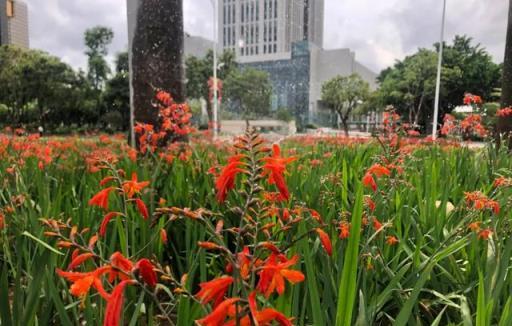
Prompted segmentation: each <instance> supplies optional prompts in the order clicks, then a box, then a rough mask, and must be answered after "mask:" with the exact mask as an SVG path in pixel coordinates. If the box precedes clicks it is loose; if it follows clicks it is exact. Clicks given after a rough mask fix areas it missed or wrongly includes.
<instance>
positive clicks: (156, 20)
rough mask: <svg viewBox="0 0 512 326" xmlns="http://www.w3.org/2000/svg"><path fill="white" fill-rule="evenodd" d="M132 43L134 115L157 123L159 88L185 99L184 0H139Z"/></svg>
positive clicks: (174, 96) (140, 119)
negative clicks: (156, 106)
mask: <svg viewBox="0 0 512 326" xmlns="http://www.w3.org/2000/svg"><path fill="white" fill-rule="evenodd" d="M131 47H132V48H131V50H132V65H131V67H132V71H131V74H132V76H131V77H132V89H133V106H134V119H135V121H136V122H140V123H148V124H152V125H154V126H157V123H158V120H159V117H158V110H155V108H154V107H153V100H154V98H155V93H156V91H157V90H162V91H165V92H168V93H169V94H171V96H172V97H173V99H174V100H175V101H176V102H178V103H180V102H184V101H185V83H184V70H183V66H184V65H183V63H184V62H183V59H184V57H183V52H184V33H183V0H143V1H139V7H138V10H137V24H136V29H135V34H134V37H133V42H132V44H131Z"/></svg>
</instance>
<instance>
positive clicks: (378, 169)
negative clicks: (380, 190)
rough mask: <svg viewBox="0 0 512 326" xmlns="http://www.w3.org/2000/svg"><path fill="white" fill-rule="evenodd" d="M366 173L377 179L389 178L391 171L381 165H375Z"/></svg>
mask: <svg viewBox="0 0 512 326" xmlns="http://www.w3.org/2000/svg"><path fill="white" fill-rule="evenodd" d="M366 173H371V174H373V175H375V176H376V177H378V178H380V177H382V176H389V175H390V174H391V171H389V169H388V168H387V167H385V166H382V165H380V164H374V165H372V166H371V167H370V168H369V169H368V171H367V172H366Z"/></svg>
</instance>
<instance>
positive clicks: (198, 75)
mask: <svg viewBox="0 0 512 326" xmlns="http://www.w3.org/2000/svg"><path fill="white" fill-rule="evenodd" d="M218 64H219V66H218V68H219V69H218V72H217V78H219V79H220V80H224V79H225V78H226V77H227V76H228V75H229V74H230V73H231V72H232V71H233V70H235V69H238V64H237V63H236V61H235V54H234V52H233V51H224V52H223V53H222V54H221V55H220V56H219V60H218ZM185 65H186V76H187V96H188V97H189V98H195V99H204V100H206V111H207V113H208V120H209V121H210V122H211V121H212V120H213V110H212V103H211V101H209V100H208V99H209V91H210V90H209V88H208V80H209V79H210V78H211V77H212V76H213V51H212V50H210V51H208V53H207V54H206V56H205V57H204V58H197V57H195V56H189V57H188V58H187V60H186V63H185Z"/></svg>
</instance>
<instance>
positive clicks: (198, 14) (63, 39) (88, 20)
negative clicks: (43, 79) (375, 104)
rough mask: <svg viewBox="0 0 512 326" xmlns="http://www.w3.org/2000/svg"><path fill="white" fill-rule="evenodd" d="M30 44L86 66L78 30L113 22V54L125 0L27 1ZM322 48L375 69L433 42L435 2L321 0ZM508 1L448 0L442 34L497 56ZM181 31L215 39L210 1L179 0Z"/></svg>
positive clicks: (122, 33)
mask: <svg viewBox="0 0 512 326" xmlns="http://www.w3.org/2000/svg"><path fill="white" fill-rule="evenodd" d="M25 1H26V2H27V3H28V5H29V15H30V17H29V19H30V31H31V45H32V47H34V48H40V49H43V50H46V51H48V52H50V53H52V54H54V55H57V56H59V57H61V58H63V60H65V61H66V62H68V63H70V64H71V65H73V66H75V67H82V68H84V67H85V65H86V58H85V55H84V54H83V52H84V45H83V33H84V31H85V30H86V29H87V28H90V27H92V26H95V25H105V26H109V27H112V28H113V30H114V33H115V39H114V42H113V44H112V46H111V53H112V55H113V54H114V53H116V52H118V51H121V50H124V49H126V46H127V31H126V30H127V27H126V0H71V1H70V0H25ZM325 2H326V10H325V12H326V17H325V47H326V48H340V47H343V48H347V47H348V48H351V49H352V50H353V51H355V52H356V58H357V59H358V60H359V61H361V62H362V63H363V64H365V65H367V66H368V67H370V68H372V69H373V70H375V71H379V70H380V69H383V68H385V67H386V66H389V65H391V64H393V63H394V61H395V60H397V59H401V58H403V57H404V56H405V55H407V54H411V53H413V52H414V51H416V49H417V48H418V47H431V46H432V44H433V43H434V42H437V41H438V40H439V33H440V19H441V9H442V8H441V5H442V3H441V1H433V0H326V1H325ZM507 4H508V1H504V0H501V1H498V0H483V1H482V0H448V7H447V26H446V39H447V40H450V39H452V38H453V36H455V35H456V34H466V35H468V36H471V37H473V38H474V39H475V41H476V42H479V43H481V44H482V46H484V47H486V48H487V49H488V51H489V52H490V53H491V54H492V55H493V57H494V59H495V61H497V62H501V61H502V60H503V51H504V43H505V29H506V19H507V9H508V8H507ZM184 16H185V17H184V18H185V30H186V31H187V32H189V33H190V34H195V35H201V36H205V37H207V38H210V39H211V38H212V37H213V29H212V28H213V22H212V21H213V15H212V4H211V0H184Z"/></svg>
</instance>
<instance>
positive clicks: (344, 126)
mask: <svg viewBox="0 0 512 326" xmlns="http://www.w3.org/2000/svg"><path fill="white" fill-rule="evenodd" d="M341 124H342V125H343V131H344V132H345V137H348V136H349V134H348V118H347V117H346V118H341Z"/></svg>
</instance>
